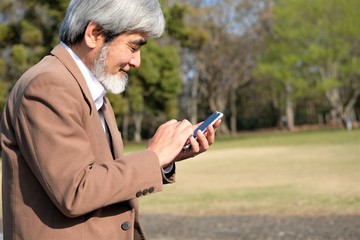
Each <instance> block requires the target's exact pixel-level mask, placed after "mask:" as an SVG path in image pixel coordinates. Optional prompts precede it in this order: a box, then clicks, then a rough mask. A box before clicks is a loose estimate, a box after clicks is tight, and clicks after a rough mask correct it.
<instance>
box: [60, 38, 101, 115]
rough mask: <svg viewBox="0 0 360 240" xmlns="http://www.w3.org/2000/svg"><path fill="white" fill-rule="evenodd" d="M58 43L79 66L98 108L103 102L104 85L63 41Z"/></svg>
mask: <svg viewBox="0 0 360 240" xmlns="http://www.w3.org/2000/svg"><path fill="white" fill-rule="evenodd" d="M60 44H61V45H62V46H63V47H64V48H65V49H66V50H67V51H68V52H69V54H70V55H71V57H72V58H73V59H74V61H75V62H76V64H77V66H78V67H79V69H80V71H81V73H82V75H83V76H84V78H85V81H86V84H87V86H88V88H89V90H90V93H91V96H92V99H93V101H94V102H95V106H96V109H97V110H98V111H99V109H100V108H101V107H102V105H103V104H104V96H105V95H106V90H105V88H104V86H103V85H102V84H101V83H100V82H99V81H98V80H97V79H96V77H95V76H94V74H92V72H91V71H90V69H89V68H88V67H87V66H86V65H85V64H84V62H83V61H82V60H81V59H80V58H79V57H78V56H77V55H76V53H74V51H73V50H71V48H70V47H68V46H67V45H66V44H65V43H63V42H60Z"/></svg>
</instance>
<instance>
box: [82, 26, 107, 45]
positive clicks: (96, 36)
mask: <svg viewBox="0 0 360 240" xmlns="http://www.w3.org/2000/svg"><path fill="white" fill-rule="evenodd" d="M84 41H85V44H86V45H87V46H88V47H89V48H96V46H97V45H98V44H102V41H103V36H102V31H101V29H100V27H99V26H98V25H96V24H95V23H93V22H90V23H89V24H88V25H87V27H86V30H85V35H84Z"/></svg>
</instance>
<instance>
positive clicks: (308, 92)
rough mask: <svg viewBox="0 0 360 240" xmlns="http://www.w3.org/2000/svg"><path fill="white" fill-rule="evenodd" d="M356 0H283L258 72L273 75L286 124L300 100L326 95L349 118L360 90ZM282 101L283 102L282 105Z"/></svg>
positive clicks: (290, 123)
mask: <svg viewBox="0 0 360 240" xmlns="http://www.w3.org/2000/svg"><path fill="white" fill-rule="evenodd" d="M359 4H360V2H359V1H357V0H349V1H342V2H339V1H335V0H329V1H327V0H317V1H310V0H306V1H301V0H289V1H283V0H279V1H277V2H276V4H275V6H274V24H273V26H272V28H271V32H270V35H269V38H268V41H267V46H268V49H267V51H266V52H265V53H264V54H263V55H262V57H261V59H260V61H259V62H258V67H257V71H256V73H257V76H258V77H261V78H263V79H264V80H266V79H268V80H269V79H271V83H272V84H271V85H272V86H271V89H272V90H273V91H275V92H276V95H277V96H278V97H279V98H280V97H281V96H283V98H282V99H281V98H280V102H281V103H283V104H282V105H283V106H286V107H285V109H286V111H285V112H286V116H287V118H286V119H287V124H288V125H287V126H288V128H289V129H293V127H294V120H295V117H294V112H295V107H296V102H297V101H299V100H300V99H304V98H306V97H315V96H319V95H320V93H321V92H322V93H323V94H324V96H326V97H327V99H328V102H329V104H330V107H331V108H332V109H333V110H334V111H335V112H336V114H337V115H338V116H339V117H340V118H341V119H342V121H343V122H344V123H345V121H346V119H347V116H348V115H349V114H350V113H351V112H353V108H354V105H355V102H356V99H357V98H358V96H359V94H360V90H359V83H358V82H359V81H358V79H359V71H358V69H359V65H358V64H359V50H358V49H359V45H360V43H359V39H358V37H357V36H358V35H359V34H360V28H359V27H358V23H357V10H356V9H359V7H360V5H359ZM280 105H281V104H280Z"/></svg>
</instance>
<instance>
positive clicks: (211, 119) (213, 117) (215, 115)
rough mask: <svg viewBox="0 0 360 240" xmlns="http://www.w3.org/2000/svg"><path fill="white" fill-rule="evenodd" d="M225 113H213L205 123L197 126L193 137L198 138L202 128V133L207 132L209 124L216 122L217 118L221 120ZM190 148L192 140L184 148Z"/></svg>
mask: <svg viewBox="0 0 360 240" xmlns="http://www.w3.org/2000/svg"><path fill="white" fill-rule="evenodd" d="M223 115H224V114H223V113H222V112H218V111H216V112H214V113H213V114H211V115H210V116H209V117H208V118H207V119H206V120H205V121H204V122H203V123H201V124H200V126H199V127H197V128H196V129H195V131H194V133H193V137H194V138H195V139H196V138H197V134H196V133H197V132H198V131H199V130H200V131H201V132H202V133H205V132H206V129H207V127H208V126H210V125H213V124H214V123H216V121H217V120H219V119H220V118H222V117H223ZM189 148H190V141H189V140H187V141H186V143H185V145H184V147H183V150H188V149H189Z"/></svg>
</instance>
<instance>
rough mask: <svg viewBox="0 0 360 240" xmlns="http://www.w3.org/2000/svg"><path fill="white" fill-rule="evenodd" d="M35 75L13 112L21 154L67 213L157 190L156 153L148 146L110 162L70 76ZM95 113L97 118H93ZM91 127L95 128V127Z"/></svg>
mask: <svg viewBox="0 0 360 240" xmlns="http://www.w3.org/2000/svg"><path fill="white" fill-rule="evenodd" d="M59 75H60V76H61V75H62V74H56V73H43V74H39V75H37V76H36V77H35V78H34V79H32V81H31V82H30V84H29V85H28V86H27V87H26V90H25V91H24V93H23V95H22V96H18V97H19V98H20V104H19V108H18V112H17V113H16V124H15V126H16V128H17V129H16V133H17V139H18V142H19V147H20V149H21V152H22V154H23V156H24V158H25V160H26V162H27V164H28V166H29V167H30V169H31V170H32V172H33V174H34V176H35V177H36V178H37V180H38V181H39V183H40V184H41V185H42V187H43V189H44V190H45V191H46V193H47V195H48V196H49V197H50V198H51V200H52V201H53V202H54V204H55V205H56V206H57V207H58V208H59V210H60V211H62V212H63V213H64V214H65V215H66V216H69V217H76V216H80V215H83V214H85V213H88V212H91V211H93V210H96V209H99V208H102V207H104V206H108V205H111V204H115V203H119V202H122V201H126V200H129V199H133V198H137V197H139V192H142V193H147V194H148V193H155V192H159V191H161V190H162V187H163V185H162V184H163V178H162V176H163V175H162V173H161V168H160V166H159V161H158V157H157V156H156V154H155V153H153V152H152V151H150V150H144V151H141V152H138V153H135V154H131V155H129V156H121V157H119V158H117V159H116V160H115V161H114V160H113V158H112V156H111V153H110V154H109V151H108V150H105V149H106V148H105V147H104V146H103V145H102V144H104V142H105V144H107V142H106V137H105V134H101V133H99V131H98V130H96V128H101V124H100V120H99V122H98V123H97V122H96V121H95V123H94V120H93V119H94V118H93V119H92V120H91V117H90V116H91V114H97V112H91V111H90V110H89V107H88V105H87V104H88V103H87V102H86V101H85V99H84V95H83V93H82V92H81V91H80V90H79V86H78V85H77V83H76V82H75V81H67V80H66V79H68V78H71V77H70V76H61V77H59ZM94 117H97V116H94ZM94 129H95V130H94Z"/></svg>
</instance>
